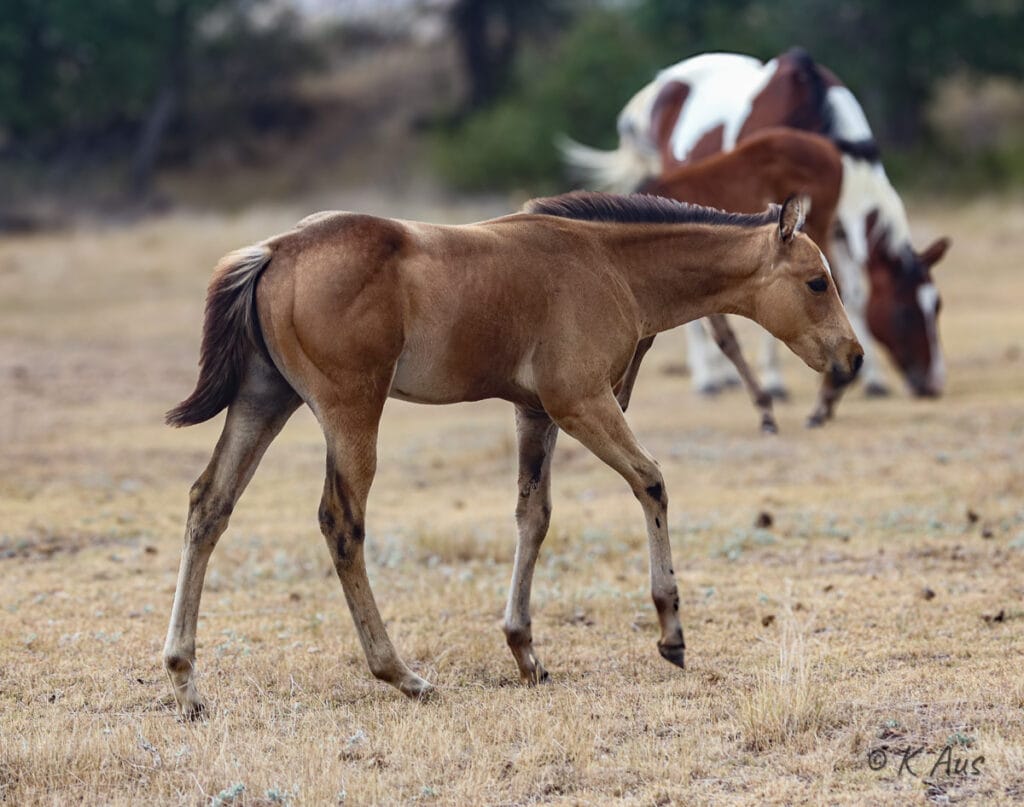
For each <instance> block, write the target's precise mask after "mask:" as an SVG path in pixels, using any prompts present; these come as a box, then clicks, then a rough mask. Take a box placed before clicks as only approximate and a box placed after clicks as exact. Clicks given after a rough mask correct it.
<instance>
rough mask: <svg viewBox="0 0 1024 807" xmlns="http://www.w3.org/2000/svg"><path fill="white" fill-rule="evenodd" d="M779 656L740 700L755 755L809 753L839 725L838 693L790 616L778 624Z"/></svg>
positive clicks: (738, 713) (746, 735)
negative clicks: (771, 751) (783, 750)
mask: <svg viewBox="0 0 1024 807" xmlns="http://www.w3.org/2000/svg"><path fill="white" fill-rule="evenodd" d="M776 624H778V626H779V639H778V653H777V654H776V655H775V656H774V658H773V659H772V660H771V661H770V662H769V663H768V664H766V665H765V668H764V669H762V670H759V671H758V672H757V673H756V675H755V677H754V684H753V686H752V688H751V689H750V690H749V691H747V692H741V693H740V694H739V695H738V706H737V710H736V719H737V722H738V723H739V725H740V729H741V731H742V733H743V738H744V745H745V747H747V748H749V749H750V750H752V751H767V750H769V749H772V748H780V747H784V748H790V749H797V750H805V749H807V748H808V747H810V746H811V745H813V743H814V742H815V741H816V740H817V739H818V738H819V737H822V736H824V734H825V732H827V731H828V730H829V729H832V728H834V727H835V726H836V725H837V724H838V723H839V713H838V709H837V705H836V703H835V700H834V690H833V689H831V688H830V687H829V686H828V684H827V683H826V681H825V680H824V675H823V672H824V671H823V669H822V665H821V663H820V660H819V656H818V653H817V651H816V650H815V649H814V648H813V646H812V645H810V644H809V642H808V639H807V635H806V626H804V625H801V624H799V623H798V621H797V620H796V618H795V617H794V615H793V614H792V612H790V613H788V614H787V615H786V616H785V617H784V618H782V619H781V620H778V621H777V623H776Z"/></svg>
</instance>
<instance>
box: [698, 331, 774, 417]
mask: <svg viewBox="0 0 1024 807" xmlns="http://www.w3.org/2000/svg"><path fill="white" fill-rule="evenodd" d="M708 323H709V324H710V325H711V333H713V334H714V336H715V342H716V343H717V344H718V347H719V349H720V350H721V351H722V353H724V354H725V355H726V356H727V357H728V358H729V361H731V362H732V363H733V364H734V365H735V366H736V370H737V371H738V372H739V374H740V378H741V379H743V385H744V386H745V387H746V388H747V392H748V393H750V400H752V401H753V402H754V406H755V407H756V408H757V411H758V412H760V413H761V431H763V432H766V433H767V434H777V433H778V431H779V426H778V424H777V423H776V422H775V415H774V414H773V413H772V398H771V396H770V395H769V394H768V393H767V392H765V391H764V390H763V389H761V385H760V384H758V382H757V378H756V377H755V376H754V373H753V371H752V370H751V369H750V365H748V364H747V360H746V358H744V356H743V351H741V350H740V343H739V342H738V341H737V340H736V334H735V332H733V329H732V326H731V325H729V323H728V321H727V320H726V319H725V317H724V316H723V315H722V314H712V315H711V316H710V317H708Z"/></svg>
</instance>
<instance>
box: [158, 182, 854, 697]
mask: <svg viewBox="0 0 1024 807" xmlns="http://www.w3.org/2000/svg"><path fill="white" fill-rule="evenodd" d="M802 219H803V214H802V211H801V205H800V202H799V201H793V200H791V201H789V202H787V203H786V204H785V205H783V206H782V207H778V206H775V207H773V208H770V209H769V210H768V211H767V212H764V213H760V214H756V215H740V214H729V213H723V212H721V211H716V210H710V209H707V208H702V207H698V206H691V205H683V204H680V203H678V202H673V201H670V200H666V199H659V198H657V197H651V196H642V195H638V196H634V197H617V196H607V195H601V194H582V195H569V196H562V197H554V198H552V199H542V200H537V201H534V202H533V203H531V204H530V205H528V212H527V213H525V214H517V215H511V216H507V217H504V218H500V219H495V220H493V221H487V222H483V223H480V224H471V225H466V226H461V227H446V226H438V225H432V224H422V223H414V222H402V221H396V220H392V219H382V218H375V217H372V216H366V215H359V214H354V213H322V214H319V215H316V216H313V217H310V218H308V219H305V220H304V221H302V222H300V223H299V225H298V226H297V227H296V228H295V229H294V230H292V231H291V232H289V233H285V234H284V235H279V236H276V237H274V238H271V239H269V240H267V241H264V242H262V243H260V244H257V245H254V246H250V247H247V248H245V249H242V250H239V251H238V252H234V253H232V254H230V255H228V256H227V257H225V258H224V259H223V260H221V262H220V263H219V264H218V266H217V268H216V269H215V270H214V275H213V279H212V281H211V283H210V290H209V295H208V297H207V304H206V319H205V324H204V330H203V342H202V352H201V357H200V373H199V381H198V383H197V385H196V389H195V391H194V392H193V393H192V395H191V396H190V397H189V398H188V399H187V400H185V401H184V402H183V403H181V404H180V405H179V406H177V407H176V408H175V409H173V410H172V411H171V412H170V413H168V422H169V423H171V424H172V425H175V426H185V425H189V424H193V423H199V422H202V421H204V420H207V419H209V418H211V417H213V416H214V415H216V414H217V413H218V412H219V411H220V410H221V409H223V408H225V407H227V409H228V413H227V419H226V421H225V423H224V430H223V433H222V434H221V437H220V440H219V441H218V443H217V447H216V448H215V450H214V452H213V457H212V458H211V460H210V463H209V465H208V466H207V468H206V470H205V471H204V472H203V474H202V475H201V476H200V477H199V479H198V480H197V481H196V483H195V485H193V487H192V491H191V496H190V505H189V514H188V522H187V525H186V530H185V544H184V548H183V550H182V560H181V568H180V571H179V576H178V585H177V591H176V593H175V597H174V607H173V610H172V613H171V620H170V626H169V628H168V633H167V642H166V645H165V647H164V665H165V667H166V670H167V672H168V675H169V676H170V679H171V683H172V685H173V687H174V694H175V697H176V699H177V702H178V705H179V708H180V710H181V712H182V713H183V715H185V716H186V717H195V716H197V715H198V714H200V712H201V711H202V708H203V707H202V701H201V700H200V698H199V695H198V693H197V691H196V687H195V681H194V677H193V676H194V664H195V635H196V622H197V620H198V615H199V599H200V595H201V593H202V587H203V579H204V576H205V573H206V566H207V563H208V561H209V558H210V554H211V553H212V551H213V548H214V546H215V544H216V543H217V540H218V538H219V537H220V535H221V534H222V533H223V531H224V529H225V528H226V527H227V523H228V518H229V517H230V514H231V511H232V509H233V507H234V505H235V502H236V501H237V500H238V497H239V495H240V494H241V493H242V490H243V489H244V488H245V486H246V484H247V483H248V481H249V479H250V478H251V477H252V475H253V472H254V471H255V470H256V466H257V464H258V463H259V461H260V458H261V457H262V456H263V453H264V451H265V450H266V448H267V446H268V445H269V444H270V442H271V441H272V440H273V439H274V437H275V436H276V435H277V433H278V432H279V431H280V430H281V428H282V427H283V426H284V424H285V422H286V421H287V420H288V418H289V417H290V416H291V414H292V413H293V412H294V411H295V410H296V409H297V408H298V406H299V405H300V404H302V403H303V402H305V403H306V404H307V405H308V406H309V407H310V408H311V409H312V410H313V413H314V414H315V415H316V417H317V419H318V420H319V422H320V425H321V427H322V428H323V432H324V437H325V438H326V442H327V473H326V481H325V483H324V493H323V499H322V502H321V505H320V527H321V531H322V532H323V534H324V537H325V538H326V540H327V545H328V548H329V550H330V553H331V557H332V560H333V561H334V567H335V569H336V571H337V574H338V577H339V578H340V579H341V584H342V587H343V589H344V592H345V599H346V601H347V602H348V607H349V609H350V611H351V613H352V617H353V620H354V622H355V626H356V630H357V632H358V634H359V639H360V641H361V642H362V645H363V649H364V651H365V653H366V657H367V661H368V662H369V666H370V670H371V671H372V672H373V674H374V675H375V676H376V677H377V678H379V679H381V680H384V681H387V682H388V683H390V684H392V685H393V686H395V687H397V688H398V689H399V690H401V691H402V692H404V693H405V694H406V695H409V696H411V697H418V696H422V695H424V694H426V693H427V692H429V691H430V689H431V687H430V684H428V683H427V682H426V681H424V680H423V679H422V678H420V677H419V676H418V675H416V674H415V673H413V672H412V671H411V670H410V669H409V668H408V667H407V666H406V665H405V663H404V662H403V661H402V660H401V659H400V658H399V656H398V654H397V653H396V652H395V649H394V647H393V646H392V644H391V641H390V639H389V638H388V635H387V632H386V631H385V629H384V622H383V620H382V619H381V616H380V613H379V612H378V610H377V605H376V603H375V601H374V597H373V594H372V592H371V591H370V584H369V581H368V579H367V576H366V567H365V564H364V560H363V537H364V532H363V524H364V518H365V513H366V500H367V495H368V493H369V490H370V484H371V482H372V481H373V477H374V473H375V469H376V461H377V455H376V443H377V429H378V424H379V421H380V416H381V410H382V409H383V406H384V402H385V400H386V399H387V398H388V397H389V396H393V397H397V398H402V399H404V400H409V401H416V402H420V403H435V404H440V403H454V402H457V401H475V400H480V399H483V398H502V399H504V400H507V401H509V402H511V403H513V404H514V405H515V406H516V425H517V432H518V441H519V500H518V505H517V507H516V523H517V526H518V532H519V540H518V544H517V547H516V555H515V563H514V568H513V573H512V585H511V589H510V592H509V599H508V607H507V610H506V612H505V626H504V627H505V634H506V637H507V641H508V645H509V647H510V648H511V650H512V653H513V655H514V657H515V660H516V662H517V664H518V666H519V671H520V674H521V676H522V678H523V680H524V681H526V682H537V681H540V680H543V679H544V678H545V677H546V675H547V674H546V672H545V671H544V668H543V667H542V666H541V665H540V663H539V662H538V661H537V657H536V655H535V654H534V651H533V643H532V635H531V630H530V612H529V601H530V585H531V580H532V576H533V569H534V565H535V563H536V560H537V555H538V552H539V550H540V545H541V541H542V540H543V539H544V535H545V533H546V532H547V528H548V521H549V517H550V513H551V505H550V461H551V453H552V449H553V447H554V443H555V436H556V433H557V430H558V429H563V430H564V431H566V432H568V433H569V434H571V435H572V436H573V437H575V438H576V439H577V440H579V441H580V442H581V443H582V444H583V445H585V446H586V447H587V448H588V449H590V450H591V451H592V452H593V453H594V454H596V455H597V456H598V457H599V458H600V459H602V460H603V461H604V462H605V463H607V464H608V465H609V466H611V467H612V468H614V469H615V470H616V471H618V472H619V473H620V474H621V475H622V476H623V477H624V478H625V480H626V481H627V483H628V484H629V486H630V488H631V489H632V491H633V493H634V494H635V496H636V497H637V498H638V499H639V501H640V504H641V506H642V508H643V511H644V515H645V517H646V521H647V532H648V538H649V543H650V560H651V569H650V571H651V591H652V596H653V599H654V604H655V606H656V609H657V613H658V620H659V624H660V628H661V637H660V641H659V642H658V648H659V651H660V653H661V655H662V656H663V657H665V658H666V659H668V660H669V661H671V662H672V663H674V664H677V665H679V666H683V650H684V643H683V631H682V627H681V625H680V622H679V614H678V611H679V596H678V593H677V589H676V583H675V576H674V572H673V570H672V559H671V551H670V547H669V537H668V519H667V517H666V506H667V501H668V499H667V496H666V492H665V483H664V479H663V478H662V475H661V472H660V471H659V470H658V465H657V463H656V462H655V461H654V460H653V458H652V457H651V455H650V454H648V453H647V451H645V450H644V449H643V448H642V447H641V446H640V444H639V443H638V442H637V440H636V438H635V437H634V436H633V433H632V431H630V429H629V426H628V425H627V424H626V420H625V418H624V417H623V411H622V407H621V405H620V402H619V400H618V399H617V398H616V392H617V391H618V392H620V393H621V391H622V379H623V377H624V375H625V373H626V370H627V368H628V367H629V366H630V363H631V361H632V360H633V358H634V356H635V355H636V352H637V348H638V345H639V343H640V342H641V340H643V339H645V338H646V337H650V336H652V335H654V334H656V333H658V332H660V331H663V330H667V329H669V328H674V327H676V326H677V325H680V324H681V323H683V322H687V321H689V320H693V319H696V318H698V317H704V316H708V315H710V314H714V313H722V312H728V313H735V314H741V315H743V316H747V317H750V318H751V319H753V320H755V321H756V322H758V323H760V324H761V325H762V326H763V327H765V328H766V329H768V330H769V331H770V332H771V333H773V334H775V336H777V337H778V338H779V339H782V340H783V341H784V342H785V343H786V344H787V345H789V347H790V348H791V349H792V350H793V351H794V352H795V353H797V355H799V356H800V357H801V358H802V359H803V360H804V361H805V362H806V363H807V364H809V365H810V366H811V367H812V368H813V369H815V370H818V371H823V370H826V369H827V368H830V367H831V368H835V370H836V371H837V372H840V373H847V374H852V373H854V372H856V370H857V368H858V367H859V365H860V362H861V360H862V357H863V351H862V349H861V347H860V345H859V344H858V342H857V339H856V337H855V336H854V334H853V330H852V329H851V327H850V323H849V321H848V320H847V318H846V313H845V311H844V310H843V306H842V303H841V302H840V300H839V295H838V294H837V292H836V289H835V286H834V285H833V284H832V282H831V281H830V279H829V273H828V269H827V268H826V266H825V264H824V261H823V260H822V255H821V252H820V250H819V249H818V248H817V247H816V246H815V245H814V243H813V242H812V241H811V240H810V239H809V238H808V237H807V236H805V235H803V234H802V233H800V232H799V228H800V225H801V224H802Z"/></svg>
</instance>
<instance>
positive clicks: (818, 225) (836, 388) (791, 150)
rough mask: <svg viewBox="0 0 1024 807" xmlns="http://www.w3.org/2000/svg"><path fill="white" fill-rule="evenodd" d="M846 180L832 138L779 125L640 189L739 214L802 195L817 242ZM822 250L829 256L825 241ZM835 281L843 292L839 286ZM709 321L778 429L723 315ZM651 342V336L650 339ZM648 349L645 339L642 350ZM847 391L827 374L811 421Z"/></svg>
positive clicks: (765, 417)
mask: <svg viewBox="0 0 1024 807" xmlns="http://www.w3.org/2000/svg"><path fill="white" fill-rule="evenodd" d="M842 183H843V162H842V158H841V155H840V152H839V149H838V148H836V146H835V145H833V143H832V142H831V141H829V140H828V139H826V138H824V137H820V136H819V135H813V134H809V133H807V132H801V131H799V130H797V129H786V128H781V127H778V128H774V129H765V130H763V131H761V132H758V133H757V134H754V135H752V136H751V137H749V138H748V139H746V140H744V141H743V142H742V143H740V145H738V146H737V147H736V148H735V149H733V150H732V151H728V152H724V153H720V154H716V155H714V156H711V157H708V158H706V159H704V160H701V161H699V162H696V163H692V164H683V165H680V166H677V167H676V168H675V169H673V170H671V171H669V172H668V173H667V174H666V175H664V176H663V177H661V178H660V179H656V180H652V181H651V182H648V183H647V184H645V185H644V186H643V191H644V193H652V194H656V195H658V196H665V197H668V198H670V199H678V200H679V201H683V202H692V203H695V204H700V205H710V206H712V207H720V208H723V209H725V210H735V211H736V212H738V213H752V212H754V211H757V210H762V209H763V208H764V206H765V205H766V204H770V203H771V202H781V201H782V200H784V199H788V198H789V197H791V196H794V195H797V194H802V195H805V196H806V197H807V198H808V199H809V200H810V209H809V210H808V211H807V218H806V222H805V224H804V228H803V231H804V232H805V233H806V234H807V235H808V236H810V238H811V240H813V241H814V242H815V243H816V244H821V245H827V244H828V242H829V235H830V234H831V232H832V228H833V226H834V224H835V212H836V205H837V204H838V203H839V193H840V189H841V187H842ZM822 249H823V250H824V251H825V252H826V253H827V250H828V247H827V246H823V247H822ZM838 286H839V292H840V295H842V284H841V283H839V284H838ZM708 322H709V323H710V325H711V330H712V333H713V334H714V336H715V341H716V342H717V343H718V346H719V347H720V348H721V350H722V352H723V353H725V355H726V356H728V357H729V359H730V361H732V363H733V364H735V365H736V369H737V370H738V371H739V374H740V378H741V379H743V383H744V384H745V385H746V387H747V390H748V392H749V393H750V396H751V398H752V400H753V401H754V405H755V406H756V407H757V409H758V411H759V412H760V414H761V428H762V429H763V430H764V431H767V432H773V433H774V432H775V431H777V430H778V427H777V425H776V423H775V417H774V415H773V413H772V397H771V395H769V394H768V393H767V392H765V391H764V390H763V389H762V388H761V385H760V384H759V383H758V381H757V378H756V377H755V376H754V373H753V372H752V371H751V369H750V367H749V365H748V364H747V362H746V359H745V358H744V356H743V353H742V352H741V350H740V346H739V342H738V341H737V340H736V336H735V334H734V333H733V330H732V327H731V326H730V325H729V323H728V321H727V320H726V318H725V317H724V316H723V315H721V314H715V315H713V316H711V317H709V318H708ZM653 340H654V338H653V337H651V340H650V341H651V342H653ZM649 347H650V343H647V344H646V345H645V348H649ZM641 358H642V356H641ZM637 369H638V368H635V369H633V371H632V372H631V373H630V378H632V379H635V377H636V370H637ZM842 389H843V387H842V386H841V385H838V384H837V383H836V379H835V378H833V377H832V376H831V375H830V374H828V373H826V374H825V376H824V380H823V382H822V386H821V391H820V394H819V397H818V404H817V406H816V407H815V411H814V412H813V413H812V414H811V417H810V419H809V422H810V423H811V424H813V425H820V424H821V423H823V422H824V421H825V420H827V419H828V418H829V417H831V415H832V411H833V408H834V406H835V403H836V401H837V400H838V398H839V395H840V394H841V391H842Z"/></svg>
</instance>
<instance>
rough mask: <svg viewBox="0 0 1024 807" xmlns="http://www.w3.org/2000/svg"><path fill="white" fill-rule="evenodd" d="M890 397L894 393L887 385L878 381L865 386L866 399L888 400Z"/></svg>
mask: <svg viewBox="0 0 1024 807" xmlns="http://www.w3.org/2000/svg"><path fill="white" fill-rule="evenodd" d="M890 395H892V391H891V390H890V389H889V388H888V387H887V386H886V385H885V384H881V383H879V382H878V381H872V382H870V383H869V384H865V385H864V396H865V397H866V398H888V397H889V396H890Z"/></svg>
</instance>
